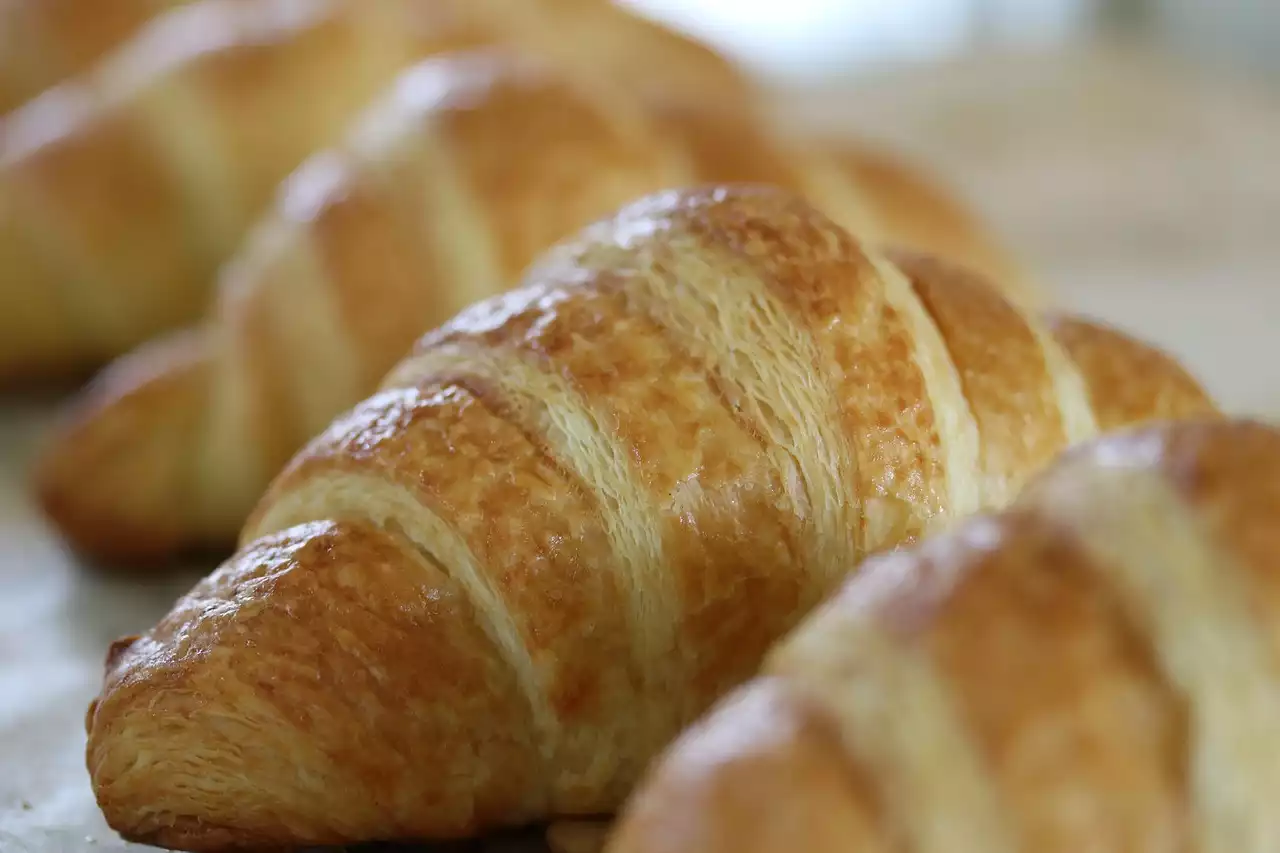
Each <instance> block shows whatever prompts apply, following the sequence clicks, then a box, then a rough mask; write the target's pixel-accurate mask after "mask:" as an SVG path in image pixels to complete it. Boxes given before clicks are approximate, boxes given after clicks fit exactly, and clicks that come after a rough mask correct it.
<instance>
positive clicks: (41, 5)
mask: <svg viewBox="0 0 1280 853" xmlns="http://www.w3.org/2000/svg"><path fill="white" fill-rule="evenodd" d="M180 2H184V0H3V2H0V115H3V114H4V113H7V112H9V111H10V110H12V109H13V108H15V107H17V106H19V105H20V104H22V103H24V102H26V101H27V100H29V99H30V98H32V97H34V96H36V95H38V94H40V93H41V92H43V91H44V90H45V89H47V88H49V87H50V86H53V85H54V84H55V83H59V82H61V81H63V80H65V79H66V78H68V77H71V76H74V75H76V74H79V73H80V72H82V71H85V70H87V69H89V68H90V67H91V66H92V65H93V63H94V62H96V61H98V60H99V59H101V58H102V56H104V55H105V54H106V53H107V52H108V51H109V50H110V49H111V48H113V47H115V46H116V45H118V44H120V43H121V42H123V41H125V40H126V39H128V38H129V36H131V35H132V34H133V33H134V32H136V31H137V30H138V29H139V28H140V27H141V26H142V25H143V24H145V23H146V22H147V21H149V20H150V19H151V18H152V17H153V16H154V15H155V14H156V13H157V12H160V11H162V10H163V9H164V8H166V7H168V6H176V5H177V4H178V3H180Z"/></svg>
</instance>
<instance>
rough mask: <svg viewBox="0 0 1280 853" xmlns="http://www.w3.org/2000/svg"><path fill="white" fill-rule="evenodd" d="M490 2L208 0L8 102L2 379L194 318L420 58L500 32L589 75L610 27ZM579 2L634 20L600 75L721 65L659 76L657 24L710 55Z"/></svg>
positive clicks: (0, 293)
mask: <svg viewBox="0 0 1280 853" xmlns="http://www.w3.org/2000/svg"><path fill="white" fill-rule="evenodd" d="M489 2H491V0H486V2H484V3H472V2H470V0H467V2H454V0H448V2H421V0H256V2H244V0H202V2H197V3H192V4H188V5H185V6H182V7H181V8H178V9H175V10H173V11H171V12H169V13H167V14H164V15H161V16H159V17H157V18H155V19H154V20H153V21H152V22H151V23H150V24H148V25H147V26H146V27H144V28H143V29H142V30H141V31H140V32H139V33H138V34H137V35H136V36H135V37H134V38H132V39H130V40H129V41H128V42H127V43H126V44H125V45H124V46H122V47H121V48H120V50H119V51H117V52H114V53H113V54H111V56H110V57H108V58H107V59H106V60H104V61H103V63H102V64H101V65H99V66H97V67H96V69H95V71H94V73H93V74H91V75H89V76H86V77H84V78H81V79H79V80H77V81H75V82H71V83H68V84H66V85H65V86H61V87H58V88H56V89H54V90H51V91H50V92H48V93H46V94H45V95H44V96H42V97H40V98H38V99H37V100H36V101H34V102H33V103H31V104H28V105H27V106H26V107H25V108H23V109H21V110H19V111H18V112H16V113H14V114H12V115H11V116H10V117H9V118H8V119H7V120H6V121H5V123H4V125H3V151H2V152H0V268H3V269H4V270H5V276H4V279H3V281H2V282H0V382H2V381H6V380H7V381H12V380H14V379H17V378H25V377H28V376H30V375H33V374H50V373H57V372H67V371H76V370H80V369H85V368H88V367H92V366H96V365H98V364H100V363H101V362H102V361H104V360H106V359H108V358H110V357H113V356H116V355H119V354H120V353H122V352H125V351H127V350H128V349H130V348H131V347H133V346H135V345H137V344H139V343H141V342H142V341H144V340H147V339H148V338H150V337H152V336H153V335H154V334H156V333H157V332H159V331H161V330H165V329H169V328H172V327H174V326H176V325H179V324H182V323H186V322H189V321H193V320H195V319H196V318H197V317H198V316H199V315H200V313H201V312H202V311H203V310H204V308H205V307H206V305H207V299H208V296H209V293H210V291H211V289H212V286H213V278H214V273H215V271H216V269H217V267H218V265H219V264H220V263H221V262H222V261H223V260H224V259H225V258H226V256H227V255H228V254H230V253H231V251H232V250H233V249H234V248H235V246H236V245H238V243H239V242H240V240H241V238H242V237H243V235H244V234H245V232H246V230H247V229H248V227H249V225H250V224H251V223H252V222H253V221H254V220H255V219H256V218H257V216H258V215H259V214H260V213H261V211H262V210H263V208H264V207H265V206H267V204H268V202H269V201H270V199H271V197H272V194H273V193H274V191H275V188H276V186H277V185H278V183H279V181H280V180H281V179H282V178H284V177H285V176H286V175H287V174H288V173H289V172H290V171H291V170H292V169H294V168H295V167H296V166H297V165H298V164H299V163H300V162H301V161H302V159H303V158H304V157H305V156H306V155H307V154H309V153H311V151H313V150H314V149H315V148H317V147H319V146H323V145H325V144H328V143H330V142H332V141H334V140H335V139H336V138H337V137H338V136H339V135H340V131H341V129H342V128H344V127H345V126H346V125H347V123H348V122H349V121H350V119H351V118H352V116H353V115H354V114H355V113H356V112H357V111H358V110H359V109H360V108H361V107H363V106H364V105H365V104H366V103H367V102H368V100H369V99H370V98H371V97H373V96H374V95H375V94H377V93H378V92H380V91H381V90H383V89H384V88H385V87H386V86H387V85H388V84H389V83H390V82H391V81H392V80H393V79H394V78H395V76H396V75H397V74H398V73H400V72H401V71H402V70H403V69H404V68H406V67H407V66H408V65H410V64H411V63H412V62H414V61H417V60H419V59H421V58H422V57H424V56H427V55H429V54H433V53H437V52H440V51H442V50H446V49H453V48H458V47H463V46H474V45H478V44H486V45H488V44H500V45H504V46H510V47H511V49H519V50H527V51H530V52H533V53H537V54H539V55H541V56H544V57H545V58H546V60H547V61H548V62H553V63H555V64H556V65H557V66H564V67H566V68H568V69H570V70H571V71H573V72H574V73H581V74H587V73H588V72H587V70H586V68H585V67H586V65H587V64H588V56H587V54H590V56H596V54H595V51H596V49H597V43H598V42H599V41H601V40H603V39H604V38H605V36H606V34H605V33H603V32H602V33H600V34H598V35H597V37H596V38H595V39H594V40H593V42H592V44H591V45H590V46H588V45H586V44H585V43H581V44H580V43H578V42H576V41H565V40H564V39H563V38H562V39H560V40H557V39H556V38H554V37H553V36H554V35H555V33H557V32H561V29H564V30H566V31H573V32H577V30H575V29H573V28H572V27H570V26H569V24H574V25H575V26H576V25H577V24H576V22H575V21H570V20H568V18H570V17H573V15H575V14H577V13H576V12H575V11H574V9H573V8H570V7H569V6H566V4H564V3H563V2H547V3H545V4H539V3H528V2H525V3H523V4H522V8H523V9H524V10H525V11H524V13H523V14H521V15H502V16H497V15H496V14H495V16H494V17H493V18H492V19H491V18H490V17H487V16H486V15H485V14H483V13H482V10H483V9H485V8H488V7H489ZM573 5H574V6H575V7H578V6H580V7H581V8H582V9H584V10H588V11H589V10H592V9H595V8H596V7H601V8H608V9H611V10H612V15H611V16H610V17H608V18H606V19H605V20H603V21H601V20H597V18H596V17H592V18H591V19H590V20H588V21H587V22H586V23H587V24H591V23H592V21H594V22H595V24H596V26H597V27H598V28H601V29H602V30H603V29H608V28H610V27H614V28H617V29H619V30H622V31H623V32H620V33H617V34H614V36H613V38H612V41H611V44H612V46H613V49H612V51H611V53H610V56H611V57H613V58H614V59H615V60H616V62H615V64H614V65H610V64H609V62H608V61H607V57H597V58H598V59H600V61H601V63H602V64H601V65H600V66H599V67H598V68H596V69H595V70H594V71H592V72H591V73H593V74H594V75H596V76H605V77H610V78H611V79H612V78H614V77H617V78H618V79H621V80H622V81H623V82H622V83H620V84H619V85H626V86H628V87H630V88H631V89H633V90H636V91H641V90H647V88H648V87H650V86H653V85H658V84H660V83H662V82H663V81H665V82H666V83H667V84H668V85H675V84H676V82H677V80H678V79H680V78H681V72H680V69H682V68H689V69H690V73H691V74H692V75H694V76H693V77H692V78H690V79H689V80H686V83H688V85H687V86H686V87H685V88H697V83H698V81H702V80H707V79H712V78H713V76H714V75H712V73H711V72H710V71H709V70H707V69H705V68H703V66H702V65H698V66H697V67H696V68H694V66H690V65H685V64H682V63H680V62H669V63H668V64H667V66H666V71H665V73H664V75H662V76H657V77H654V78H653V79H650V78H645V79H644V80H634V79H632V78H631V77H630V76H626V75H628V74H629V72H630V71H631V68H632V66H633V65H634V64H635V63H636V62H638V61H640V59H639V58H638V57H636V56H635V55H634V53H633V52H641V53H644V52H647V51H650V50H654V49H656V48H655V46H654V44H653V42H654V41H655V40H656V41H657V42H658V43H659V44H664V43H667V42H663V41H662V39H661V38H658V37H656V36H654V32H655V31H656V32H658V33H666V34H667V36H668V38H669V39H670V41H671V42H673V43H674V44H675V45H677V46H683V47H684V48H686V49H687V50H688V51H689V52H691V53H692V54H693V55H695V56H698V57H700V58H701V59H702V61H703V64H705V65H709V66H712V67H719V66H716V65H715V58H714V55H713V54H709V52H708V51H707V50H706V49H705V48H702V47H701V46H697V45H692V44H691V43H688V42H686V41H685V40H682V39H681V38H680V37H678V36H676V35H675V34H673V33H670V32H669V31H666V30H663V29H661V28H660V27H657V25H655V24H651V23H647V22H642V21H640V20H639V19H635V18H633V16H630V15H628V14H626V13H625V12H623V11H621V10H619V9H613V7H612V6H609V4H606V3H603V2H596V3H590V2H586V0H581V2H579V3H578V4H573ZM544 7H545V9H546V11H545V12H544V11H542V10H543V9H544ZM587 13H588V12H583V14H587ZM591 14H592V15H593V16H594V15H596V13H591ZM541 15H545V16H546V19H545V20H544V19H543V17H540V16H541ZM566 16H568V17H566ZM626 22H634V23H633V25H632V26H627V23H626ZM534 24H537V26H534ZM526 25H527V32H526V31H525V29H524V28H525V27H526ZM637 31H638V32H639V33H641V34H642V35H641V36H640V37H632V36H633V35H634V34H635V33H636V32H637ZM563 34H564V33H561V35H563ZM673 51H674V52H676V53H679V52H680V48H679V47H677V48H675V49H673ZM661 55H662V58H663V59H666V52H663V53H662V54H661ZM699 69H700V70H699ZM611 72H616V73H611ZM624 78H625V79H624ZM727 79H737V78H736V77H734V76H733V71H732V70H731V69H729V68H728V67H727V66H726V67H725V69H724V71H723V73H722V74H721V75H720V76H719V77H714V79H713V81H712V82H713V84H714V85H711V88H712V90H713V91H715V92H720V93H723V90H724V89H726V88H727V84H726V83H724V82H723V80H727ZM655 80H656V81H657V83H655V82H654V81H655ZM716 81H719V82H716ZM744 85H745V84H744ZM727 97H728V96H727V95H726V96H725V99H727ZM745 97H746V95H745V94H744V95H743V98H745Z"/></svg>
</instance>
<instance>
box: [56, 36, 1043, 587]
mask: <svg viewBox="0 0 1280 853" xmlns="http://www.w3.org/2000/svg"><path fill="white" fill-rule="evenodd" d="M796 145H797V146H798V143H797V144H796ZM743 180H757V181H767V182H770V183H773V184H777V185H781V186H784V187H791V188H792V189H794V190H796V191H801V192H804V193H805V194H806V195H808V196H809V197H810V198H812V199H814V200H816V201H817V202H818V203H819V204H820V206H822V207H823V208H824V209H826V210H827V211H828V212H830V213H831V214H832V215H833V216H834V218H835V219H836V220H837V221H838V222H840V223H841V224H843V225H846V226H848V227H851V228H854V229H856V230H857V232H858V233H859V234H860V235H863V236H865V237H867V238H868V239H870V240H873V241H876V242H879V241H882V240H890V241H893V242H895V243H901V244H904V245H910V246H916V247H922V248H926V249H930V250H934V251H937V252H941V253H945V254H947V255H948V256H949V257H952V258H956V259H958V260H960V261H963V262H965V263H966V264H967V265H968V266H971V267H974V268H976V269H981V270H984V271H987V272H988V273H989V274H990V275H991V276H992V277H993V278H996V279H999V280H1001V281H1003V282H1005V283H1006V284H1008V286H1009V287H1010V288H1011V289H1014V290H1016V288H1017V287H1018V286H1019V285H1020V284H1021V282H1022V279H1021V278H1020V277H1018V275H1017V273H1016V271H1014V269H1013V265H1012V264H1011V263H1010V262H1008V261H1007V260H1006V259H1005V257H1004V255H1003V254H1002V253H1001V252H1000V251H999V250H998V249H997V248H995V247H994V246H993V244H992V242H991V241H990V240H989V239H988V238H986V236H985V235H984V234H983V232H982V230H981V229H980V228H978V227H977V226H976V225H974V224H973V222H972V221H971V219H970V218H969V216H968V215H967V214H966V213H965V211H963V210H962V209H961V208H960V206H959V205H958V204H957V203H956V202H954V201H953V200H951V199H950V198H949V197H948V196H947V194H946V193H945V192H944V191H942V190H940V189H938V188H935V187H934V186H932V184H931V183H930V182H929V181H927V180H925V179H923V178H920V177H918V176H916V175H915V174H914V173H913V172H912V171H911V170H909V169H907V168H905V167H903V166H900V165H899V164H897V163H896V162H895V161H893V160H892V159H889V158H886V157H884V156H883V155H881V154H879V153H877V152H875V151H872V150H869V149H864V148H855V147H849V146H848V145H847V144H846V146H845V147H842V148H835V147H827V148H823V149H812V150H811V149H809V148H801V147H794V146H792V145H791V144H787V145H784V144H783V143H782V142H781V141H779V140H776V139H774V138H772V137H771V136H770V135H769V134H767V133H766V132H765V131H764V130H763V129H762V127H761V126H760V125H759V123H752V122H750V121H748V120H747V119H746V118H744V117H742V116H741V114H729V113H714V112H713V111H709V110H707V109H688V108H684V107H682V106H677V105H675V104H673V103H665V104H663V105H661V106H659V105H655V104H653V103H652V102H647V101H641V100H638V99H636V98H634V97H625V96H622V95H620V94H619V93H618V92H615V91H613V90H612V89H611V88H604V87H595V86H591V85H588V81H587V80H586V79H585V78H582V77H571V76H566V75H562V74H559V73H553V72H551V71H550V70H549V69H548V68H547V67H546V66H545V65H543V64H540V63H535V62H534V61H532V60H528V59H516V58H514V57H512V56H510V55H499V54H494V53H470V54H457V55H453V56H450V57H441V58H436V59H433V60H428V61H426V62H425V63H423V64H421V65H419V66H417V67H415V68H413V69H412V70H410V71H409V72H407V73H406V74H405V75H403V76H402V77H401V78H400V79H399V83H398V85H397V86H395V87H394V88H393V90H392V91H391V92H390V94H389V95H388V96H387V97H386V98H385V99H383V101H382V102H380V103H378V104H376V105H375V106H373V107H372V109H371V110H370V111H369V112H368V113H367V114H366V115H365V116H364V117H363V120H362V121H360V122H358V123H357V126H356V128H355V129H354V131H353V132H352V133H351V134H350V136H349V138H348V140H347V142H346V144H345V145H344V146H342V147H339V148H335V149H333V150H329V151H326V152H324V153H321V154H318V155H317V156H315V157H313V158H311V159H310V160H309V161H308V162H307V163H306V164H305V165H304V166H303V167H302V168H301V169H300V170H299V171H298V172H297V173H295V174H294V175H293V176H292V178H291V179H290V180H289V182H288V183H287V184H286V185H285V187H284V189H283V192H282V195H281V197H280V199H279V202H278V204H277V206H276V209H275V211H274V215H273V216H272V217H271V218H270V219H268V220H267V221H266V222H264V223H263V224H262V225H261V226H260V227H259V228H258V229H257V231H256V232H255V233H254V235H253V238H252V239H251V240H250V242H249V245H248V246H247V248H246V251H245V252H244V253H242V255H240V256H239V257H238V258H237V259H236V260H235V261H234V262H233V263H232V264H230V265H229V266H228V267H227V268H226V269H225V270H224V275H223V278H222V281H221V286H220V290H219V303H218V306H217V309H216V311H215V312H214V314H213V316H212V318H211V320H210V322H209V324H208V325H207V326H206V327H205V328H204V329H202V330H200V331H198V332H194V333H190V334H185V335H182V336H180V337H179V338H177V339H175V340H170V341H166V342H163V343H161V344H158V345H154V346H149V347H147V348H145V349H144V350H143V351H141V352H140V353H137V354H135V355H133V356H132V357H129V358H127V359H126V360H125V361H123V362H122V363H120V364H118V365H116V366H114V367H113V368H112V369H110V370H109V371H108V372H107V373H106V374H105V375H104V376H103V377H102V378H101V379H100V380H99V381H98V383H97V384H96V386H95V387H94V388H93V389H92V390H91V392H90V393H89V395H88V396H87V398H86V399H85V400H84V401H82V402H81V403H80V404H79V405H78V406H77V407H76V409H75V411H74V412H73V413H72V414H71V416H70V417H69V419H68V422H67V425H66V428H65V429H63V430H62V431H61V432H60V433H59V434H58V435H56V436H55V437H54V438H53V439H52V440H51V441H50V443H49V446H48V449H47V451H46V453H45V455H44V457H43V459H42V461H41V463H40V465H39V466H38V471H37V475H36V480H37V485H36V488H37V490H38V493H39V495H40V498H41V501H42V504H43V505H44V507H45V508H46V510H47V512H48V515H49V516H50V517H51V518H52V519H54V520H55V521H56V523H57V525H58V527H59V528H60V530H61V531H62V532H63V533H64V534H65V535H66V536H67V537H68V538H69V539H70V540H71V541H72V542H74V543H75V544H76V545H77V547H78V548H79V549H80V550H81V551H84V552H86V553H88V554H91V555H94V556H95V557H98V558H107V559H108V560H112V561H117V562H123V561H131V560H133V561H136V560H138V559H140V558H144V557H148V558H154V557H156V556H162V555H165V554H167V553H169V552H170V550H171V549H173V548H176V547H181V546H187V545H193V544H212V545H227V544H230V543H231V542H233V541H234V537H235V534H236V531H238V530H239V528H240V526H241V525H242V524H243V523H244V520H245V518H246V517H247V516H248V513H249V511H250V510H251V509H252V508H253V505H254V503H255V501H256V500H257V499H258V498H259V497H260V496H261V495H262V491H263V490H264V489H265V487H266V485H267V484H268V483H269V482H270V478H271V477H272V475H274V474H275V473H277V472H278V471H279V470H280V468H281V467H282V466H283V465H284V464H285V463H286V462H287V461H288V459H289V457H290V456H291V455H292V454H293V453H294V452H296V451H297V450H298V449H299V448H300V447H301V446H302V444H303V443H304V442H306V440H307V439H309V438H311V437H312V436H314V435H315V434H316V433H318V432H319V431H320V430H322V429H324V427H325V426H326V425H327V424H328V423H329V421H330V420H332V419H333V418H334V417H335V416H337V415H338V414H339V413H341V412H342V411H343V410H345V409H347V408H349V407H350V406H352V405H355V403H357V402H358V401H359V400H360V399H362V398H363V397H364V396H366V395H367V394H369V393H370V392H372V391H373V390H374V389H375V388H376V387H377V383H378V381H379V380H380V379H381V378H382V376H383V375H384V374H385V373H386V372H387V371H388V370H389V369H390V368H391V367H392V366H393V365H394V364H395V362H396V360H397V359H399V358H400V357H401V356H403V355H404V353H405V352H406V351H407V350H408V349H409V348H410V347H411V346H412V344H413V342H414V340H415V339H416V338H417V337H418V336H419V335H420V334H422V333H423V332H424V331H426V330H427V329H430V328H432V327H434V326H436V325H438V324H440V323H442V322H444V321H445V320H446V319H448V318H449V317H450V316H452V315H453V314H454V313H456V312H457V311H459V310H461V309H462V308H463V307H465V306H466V305H468V304H470V303H471V302H473V301H475V300H477V299H480V298H483V297H486V296H489V295H492V294H494V293H497V292H499V291H501V290H503V289H505V288H506V287H509V286H510V285H511V284H513V283H514V282H515V281H516V280H517V279H518V276H519V274H520V272H521V270H522V268H523V267H524V266H525V265H526V264H528V263H529V262H530V261H531V260H532V259H533V258H534V257H535V256H536V254H537V253H538V252H539V251H540V250H542V249H544V248H546V247H547V246H549V245H550V244H551V243H553V242H554V241H555V240H557V239H560V238H561V237H564V236H566V235H568V234H570V233H572V232H573V231H574V230H575V229H577V228H579V227H581V226H583V225H585V224H587V223H588V222H590V221H592V220H594V219H596V218H598V217H600V216H603V215H606V214H607V213H609V212H611V211H613V210H616V209H617V208H618V207H619V206H621V205H622V204H625V203H626V202H629V201H631V200H634V199H636V198H638V197H640V196H643V195H645V194H647V193H650V192H653V191H656V190H659V189H663V188H667V187H673V186H683V185H688V184H698V183H704V182H726V181H743ZM1019 294H1020V295H1024V294H1022V292H1021V291H1019Z"/></svg>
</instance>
